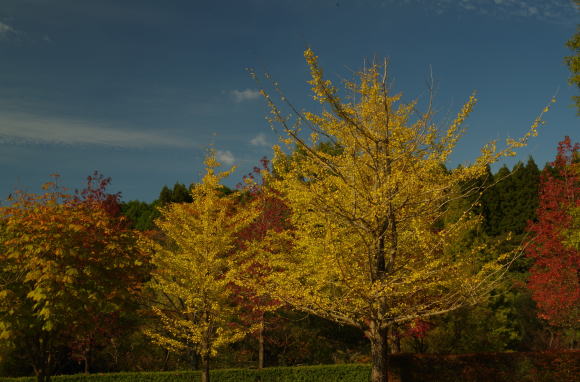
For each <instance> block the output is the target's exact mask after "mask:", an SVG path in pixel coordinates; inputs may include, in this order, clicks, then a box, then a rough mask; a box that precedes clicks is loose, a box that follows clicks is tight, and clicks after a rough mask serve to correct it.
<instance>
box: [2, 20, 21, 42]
mask: <svg viewBox="0 0 580 382" xmlns="http://www.w3.org/2000/svg"><path fill="white" fill-rule="evenodd" d="M16 33H18V32H17V31H16V29H14V28H12V27H11V26H10V25H8V24H6V23H3V22H1V21H0V40H2V39H6V38H8V37H9V36H10V35H14V34H16Z"/></svg>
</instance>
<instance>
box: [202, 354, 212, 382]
mask: <svg viewBox="0 0 580 382" xmlns="http://www.w3.org/2000/svg"><path fill="white" fill-rule="evenodd" d="M201 363H202V366H201V367H202V369H201V382H210V380H209V354H208V353H205V354H202V355H201Z"/></svg>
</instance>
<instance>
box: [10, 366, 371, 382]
mask: <svg viewBox="0 0 580 382" xmlns="http://www.w3.org/2000/svg"><path fill="white" fill-rule="evenodd" d="M369 376H370V367H369V366H368V365H324V366H299V367H271V368H266V369H263V370H256V369H221V370H212V371H211V381H212V382H257V381H261V382H360V381H367V380H368V379H369ZM52 380H53V381H54V382H142V381H143V382H186V381H187V382H199V381H200V380H201V376H200V372H199V371H183V372H142V373H111V374H89V375H84V374H75V375H61V376H56V377H53V378H52ZM34 381H35V379H34V378H33V377H26V378H0V382H34Z"/></svg>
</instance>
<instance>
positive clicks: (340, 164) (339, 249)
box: [257, 50, 541, 329]
mask: <svg viewBox="0 0 580 382" xmlns="http://www.w3.org/2000/svg"><path fill="white" fill-rule="evenodd" d="M305 58H306V61H307V63H308V65H309V66H310V71H311V76H312V79H311V80H310V81H309V83H310V84H311V85H312V91H313V94H314V98H315V99H316V100H318V101H320V102H321V103H322V104H323V105H324V109H323V111H322V112H321V113H301V114H300V116H299V120H300V126H308V127H310V129H311V132H312V135H311V143H308V142H306V141H305V140H304V139H303V138H302V134H301V133H300V126H290V125H289V124H288V119H287V118H284V117H282V112H281V111H280V110H279V109H278V107H277V106H276V105H275V104H274V102H273V101H272V100H271V98H270V97H269V96H267V95H266V99H267V101H268V103H269V105H270V107H271V108H272V113H271V114H272V115H273V116H274V117H273V122H277V123H279V124H281V125H282V127H283V128H284V130H285V132H286V134H287V136H286V137H285V138H283V139H282V142H283V143H286V144H287V150H284V149H283V148H282V147H279V146H276V147H275V148H274V151H275V157H274V160H273V165H274V172H273V173H274V175H273V176H271V178H270V179H268V182H267V183H268V185H269V186H271V187H272V188H273V189H274V190H275V191H276V193H277V195H280V197H281V198H282V199H283V200H284V202H285V203H286V205H287V206H288V207H289V208H290V210H291V225H292V230H290V231H286V232H283V233H272V234H271V235H270V237H269V239H268V241H267V242H266V243H265V246H266V247H267V248H269V250H268V251H264V254H263V256H264V261H268V262H269V264H270V267H271V268H272V269H274V270H277V272H272V274H271V275H270V276H269V278H268V280H267V282H266V284H265V285H266V286H265V287H264V288H263V289H264V293H268V294H271V295H273V296H274V297H276V298H278V299H280V300H282V301H285V302H287V303H289V304H291V305H293V306H294V307H296V308H298V309H301V310H304V311H307V312H311V313H314V314H316V315H319V316H322V317H325V318H328V319H331V320H334V321H336V322H339V323H343V324H349V325H354V326H357V327H360V328H363V329H368V328H369V327H371V328H375V327H381V328H385V327H388V326H389V325H391V324H393V323H396V322H402V321H408V320H413V319H416V318H418V317H425V316H429V315H434V314H439V313H443V312H446V311H449V310H452V309H455V308H457V307H459V306H462V305H465V304H471V303H475V302H478V301H480V300H481V299H482V298H484V297H485V295H486V293H487V292H488V291H489V290H490V289H491V288H492V287H493V285H494V283H495V282H496V281H497V280H498V279H499V277H500V276H501V275H502V274H503V272H505V270H506V266H507V265H508V264H509V258H507V259H506V258H505V256H504V257H502V256H498V258H496V259H494V260H492V261H489V262H487V263H484V264H481V263H479V262H478V259H479V258H480V257H481V256H480V253H481V252H483V251H485V250H486V248H484V247H477V248H473V249H472V250H467V251H462V252H457V251H456V250H455V247H454V243H456V242H457V241H459V240H460V239H461V238H462V237H463V236H464V235H465V233H466V232H468V231H470V230H473V229H474V228H475V227H476V226H477V225H478V224H479V221H480V219H479V217H477V216H474V214H473V213H471V212H470V211H471V208H467V209H466V212H465V213H463V214H462V215H461V216H460V217H459V218H458V219H456V220H455V221H452V222H447V224H445V225H443V226H441V225H440V224H438V223H440V222H441V221H442V219H443V217H444V216H445V215H446V214H447V213H448V209H449V206H450V204H451V203H452V202H454V201H455V200H458V199H466V198H468V197H471V196H473V195H478V194H480V192H481V189H477V188H475V187H474V188H469V189H468V190H465V188H464V187H463V186H464V185H465V184H470V182H474V181H475V180H477V179H478V178H480V177H482V176H484V175H485V174H486V167H487V166H488V165H489V164H491V163H493V162H495V161H497V160H498V159H499V158H501V157H503V156H508V155H511V154H512V152H513V150H514V149H515V148H518V147H521V146H523V145H525V144H526V143H527V140H528V139H529V138H530V137H531V136H535V135H536V134H537V128H538V126H539V125H541V119H540V118H538V119H536V121H534V123H533V125H532V126H531V128H530V130H529V132H528V133H527V134H526V135H525V136H524V137H522V138H521V139H517V140H509V141H508V142H507V146H506V148H505V149H503V150H499V151H498V150H497V149H496V144H495V142H491V143H489V144H487V145H485V146H483V148H482V149H481V155H480V156H479V157H477V158H476V159H475V160H474V161H473V163H472V164H469V165H466V166H463V167H460V168H457V169H455V170H447V169H446V168H445V164H446V162H447V160H448V158H449V155H450V154H451V153H452V152H453V151H454V149H455V148H456V146H457V144H458V141H459V139H460V138H461V136H462V135H463V133H464V129H463V127H462V125H463V123H464V121H465V120H466V118H467V117H468V116H469V114H470V113H471V111H472V109H473V107H474V105H475V103H476V98H475V96H474V95H472V96H471V97H470V98H469V100H468V101H467V103H466V104H465V105H464V106H463V107H462V109H461V110H460V111H459V113H458V114H457V116H456V118H455V119H454V120H453V121H452V122H451V123H450V124H449V126H448V127H446V128H441V127H439V126H436V125H435V124H434V123H433V122H432V117H433V115H432V112H431V110H430V109H428V110H427V111H426V112H422V113H421V112H419V111H417V102H410V103H404V102H401V95H400V94H391V92H390V91H389V88H388V84H387V81H386V78H387V77H386V68H384V67H382V66H378V65H373V66H371V67H370V68H368V69H366V70H364V71H362V72H360V73H358V81H357V82H346V85H345V88H346V89H347V91H348V92H349V94H352V95H350V96H349V97H345V98H344V99H345V100H347V101H342V100H341V99H340V98H339V97H338V95H337V94H338V93H337V90H336V88H335V87H334V86H333V85H332V84H331V82H330V81H329V80H326V79H324V77H323V73H322V70H321V69H320V68H319V66H318V61H317V57H316V56H315V55H314V53H313V52H312V51H311V50H307V51H306V52H305ZM383 70H384V72H383ZM264 94H266V93H265V92H264ZM320 142H324V143H325V144H326V148H328V147H330V148H332V149H331V150H328V149H324V146H321V145H320ZM295 148H297V149H296V150H295ZM287 152H292V153H291V154H287ZM281 243H292V247H291V249H290V250H280V251H274V253H272V251H271V248H276V247H277V246H278V248H285V247H284V246H283V245H282V244H281ZM257 251H259V250H257ZM370 323H372V325H371V324H370ZM369 325H370V326H369Z"/></svg>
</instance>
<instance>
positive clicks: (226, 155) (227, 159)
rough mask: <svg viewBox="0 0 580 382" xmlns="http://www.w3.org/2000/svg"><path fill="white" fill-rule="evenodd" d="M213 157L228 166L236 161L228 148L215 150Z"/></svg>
mask: <svg viewBox="0 0 580 382" xmlns="http://www.w3.org/2000/svg"><path fill="white" fill-rule="evenodd" d="M215 157H216V159H217V160H218V162H220V163H222V164H225V165H228V166H231V165H232V164H234V162H235V161H236V158H234V154H232V152H231V151H229V150H224V151H222V150H218V151H217V152H216V155H215Z"/></svg>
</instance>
